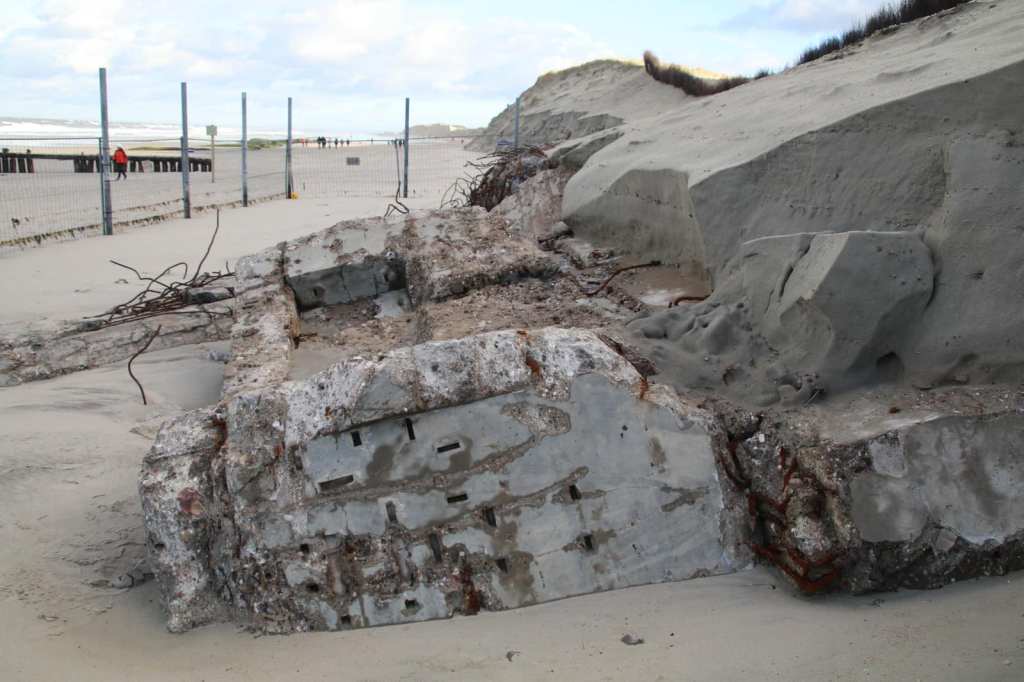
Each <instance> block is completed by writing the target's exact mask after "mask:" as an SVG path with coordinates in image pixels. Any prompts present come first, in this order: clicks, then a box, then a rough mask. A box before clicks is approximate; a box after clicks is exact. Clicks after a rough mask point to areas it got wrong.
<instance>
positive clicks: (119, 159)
mask: <svg viewBox="0 0 1024 682" xmlns="http://www.w3.org/2000/svg"><path fill="white" fill-rule="evenodd" d="M114 170H116V171H117V179H118V180H120V179H121V178H124V179H125V180H127V179H128V152H126V151H125V150H124V147H118V148H117V151H115V152H114Z"/></svg>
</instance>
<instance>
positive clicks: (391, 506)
mask: <svg viewBox="0 0 1024 682" xmlns="http://www.w3.org/2000/svg"><path fill="white" fill-rule="evenodd" d="M384 507H385V509H387V512H388V521H390V522H391V523H398V509H397V508H395V503H394V502H388V503H387V504H386V505H384Z"/></svg>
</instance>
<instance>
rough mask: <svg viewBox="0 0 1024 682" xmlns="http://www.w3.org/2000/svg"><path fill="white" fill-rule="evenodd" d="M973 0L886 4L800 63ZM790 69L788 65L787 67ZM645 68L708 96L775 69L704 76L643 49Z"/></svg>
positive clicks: (668, 81) (684, 88) (692, 92)
mask: <svg viewBox="0 0 1024 682" xmlns="http://www.w3.org/2000/svg"><path fill="white" fill-rule="evenodd" d="M970 1H971V0H898V1H897V2H892V3H890V4H888V5H885V6H883V7H882V8H880V9H879V10H878V11H877V12H875V13H874V14H872V15H871V16H869V17H868V18H867V19H865V20H864V21H863V22H862V23H860V24H857V25H856V26H853V27H852V28H850V29H849V30H848V31H846V32H845V33H843V34H842V35H838V36H831V37H829V38H826V39H825V40H823V41H821V42H820V43H818V44H817V45H815V46H813V47H809V48H807V49H806V50H804V51H803V53H802V54H801V55H800V59H798V60H797V64H798V65H799V64H806V63H807V62H813V61H814V60H816V59H820V58H821V57H824V56H825V55H827V54H831V53H833V52H837V51H839V50H841V49H843V48H844V47H847V46H849V45H856V44H857V43H859V42H861V41H863V40H864V39H865V38H867V37H868V36H870V35H871V34H872V33H875V32H876V31H880V30H882V29H885V28H889V27H891V26H898V25H899V24H904V23H906V22H908V21H914V20H915V19H922V18H924V17H927V16H931V15H933V14H938V13H939V12H943V11H945V10H947V9H952V8H954V7H957V6H958V5H963V4H966V3H968V2H970ZM786 68H787V69H788V68H789V67H786ZM644 69H645V70H646V71H647V73H648V74H650V76H651V77H652V78H653V79H654V80H656V81H659V82H661V83H666V84H668V85H672V86H674V87H677V88H679V89H680V90H682V91H683V92H685V93H686V94H688V95H692V96H694V97H706V96H707V95H714V94H717V93H719V92H725V91H726V90H731V89H732V88H735V87H736V86H738V85H743V84H744V83H748V82H750V81H752V80H759V79H761V78H766V77H768V76H773V75H775V73H776V72H775V71H772V70H769V69H761V70H760V71H758V72H757V73H756V74H755V75H754V77H753V78H747V77H746V76H733V77H730V78H701V77H699V76H695V75H693V74H692V73H690V72H689V71H687V70H686V69H684V68H683V67H681V66H677V65H676V64H662V63H661V61H660V60H659V59H658V57H657V56H655V54H654V53H653V52H651V51H650V50H647V51H646V52H644Z"/></svg>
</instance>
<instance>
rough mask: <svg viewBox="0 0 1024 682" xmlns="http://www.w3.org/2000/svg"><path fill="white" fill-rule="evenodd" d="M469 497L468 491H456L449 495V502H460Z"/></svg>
mask: <svg viewBox="0 0 1024 682" xmlns="http://www.w3.org/2000/svg"><path fill="white" fill-rule="evenodd" d="M468 499H469V495H467V494H466V493H456V494H454V495H449V496H448V504H458V503H459V502H465V501H466V500H468Z"/></svg>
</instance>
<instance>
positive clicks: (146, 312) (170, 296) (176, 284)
mask: <svg viewBox="0 0 1024 682" xmlns="http://www.w3.org/2000/svg"><path fill="white" fill-rule="evenodd" d="M219 230H220V212H219V211H218V213H217V225H216V227H215V228H214V230H213V236H212V237H210V243H209V244H208V245H207V246H206V253H204V254H203V257H202V259H201V260H200V261H199V265H197V266H196V268H195V271H194V272H195V274H193V275H192V277H191V278H190V277H189V276H188V273H189V267H188V263H185V262H180V263H175V264H173V265H170V266H168V267H166V268H164V270H163V271H162V272H161V273H160V274H159V275H157V276H156V277H146V276H145V275H143V274H142V273H141V272H139V271H138V270H137V269H136V268H133V267H132V266H130V265H125V264H124V263H118V262H117V261H115V260H111V261H110V262H111V263H113V264H114V265H116V266H118V267H119V268H124V269H125V270H129V271H131V272H132V273H134V274H135V276H136V277H137V278H138V279H139V280H140V281H142V282H146V288H145V289H143V290H142V291H140V292H139V293H137V294H135V295H134V296H132V297H131V298H130V299H128V300H127V301H125V302H124V303H121V304H119V305H116V306H114V307H113V308H111V309H110V310H108V311H106V312H104V313H101V314H99V315H93V316H91V317H89V318H86V324H85V325H84V326H85V327H87V328H88V329H89V330H90V331H92V330H96V329H103V328H105V327H113V326H114V325H118V324H125V323H127V322H137V321H138V320H145V319H147V318H151V317H157V316H160V315H189V314H192V313H193V312H194V311H188V310H183V309H184V308H189V307H193V306H195V307H197V308H198V309H199V310H200V311H202V312H203V313H205V314H206V315H207V316H208V317H209V318H210V319H211V320H212V319H213V318H214V317H216V316H231V315H232V312H231V311H230V310H226V311H225V310H208V309H206V308H205V307H203V304H204V303H213V302H215V301H217V300H224V299H227V298H231V297H233V296H234V294H235V291H234V287H231V286H225V287H224V291H222V292H210V291H205V292H204V291H200V290H202V289H204V288H207V287H209V286H210V285H212V284H214V283H216V282H219V281H221V280H224V279H226V278H228V277H234V275H235V273H233V272H231V269H230V267H228V264H227V263H225V264H224V270H223V272H222V271H219V270H217V271H214V272H202V268H203V264H204V263H206V259H207V257H209V255H210V250H211V249H212V248H213V242H214V240H216V239H217V232H218V231H219ZM178 268H184V274H183V276H182V278H181V279H180V280H174V281H170V282H168V281H164V277H166V276H167V275H168V274H169V273H171V272H173V271H174V270H176V269H178Z"/></svg>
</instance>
